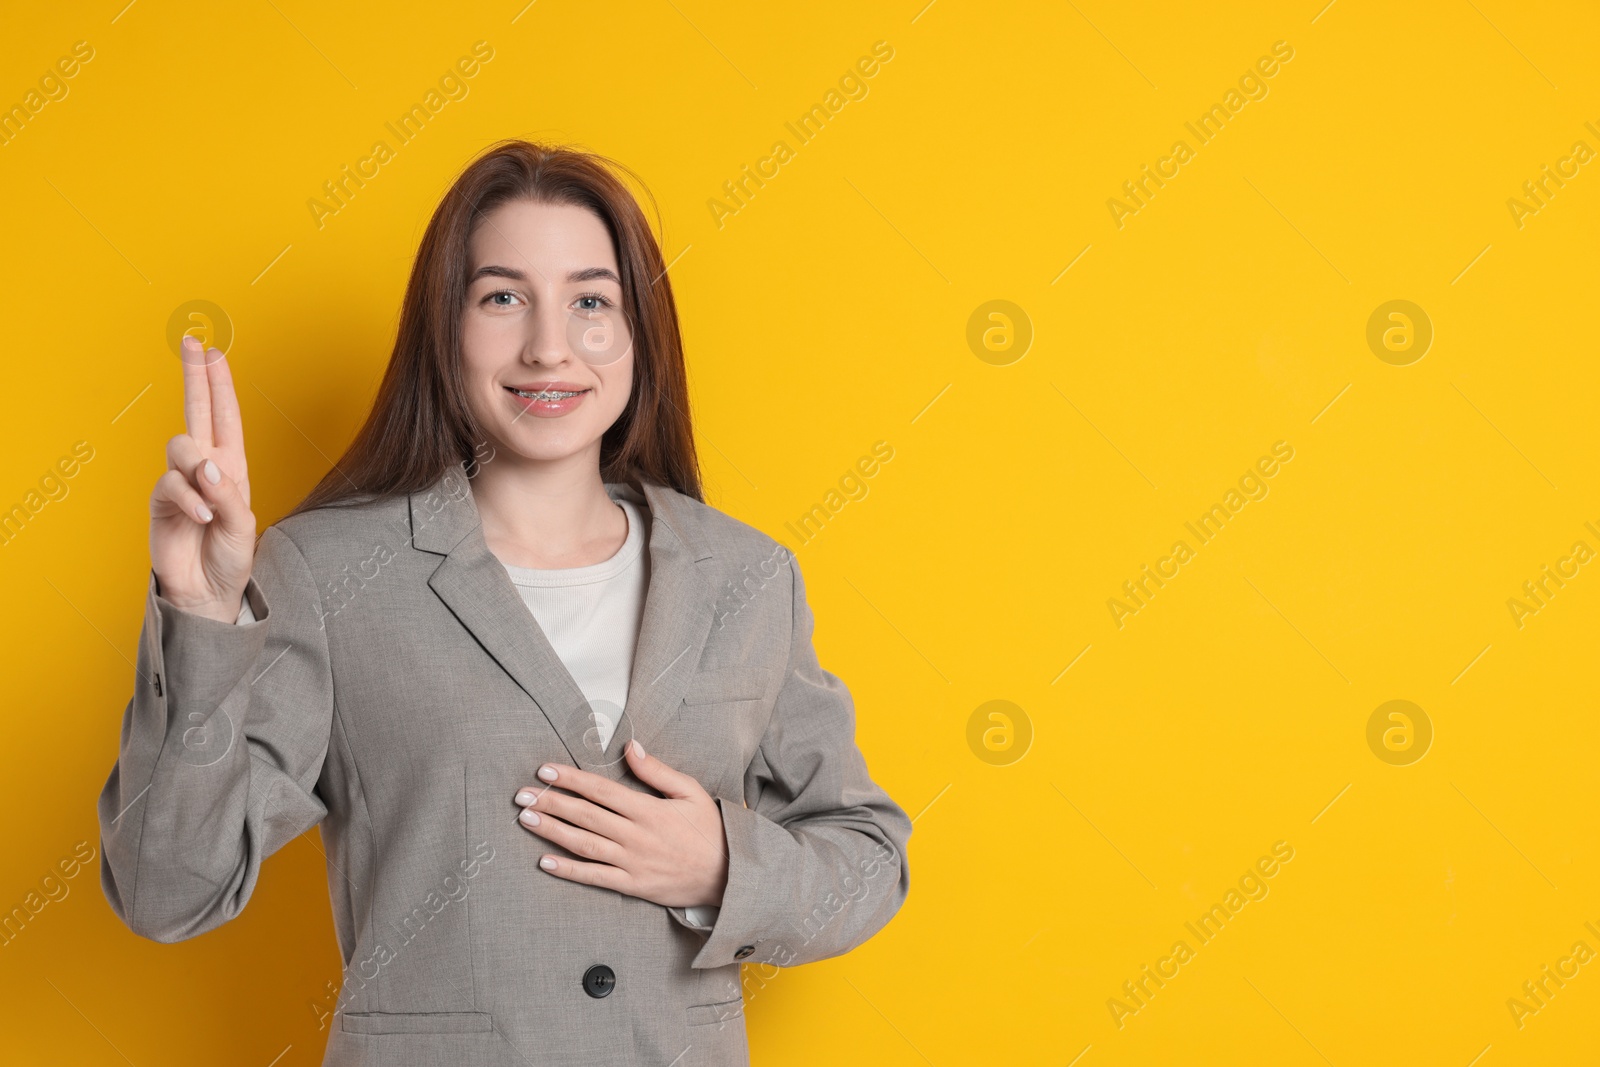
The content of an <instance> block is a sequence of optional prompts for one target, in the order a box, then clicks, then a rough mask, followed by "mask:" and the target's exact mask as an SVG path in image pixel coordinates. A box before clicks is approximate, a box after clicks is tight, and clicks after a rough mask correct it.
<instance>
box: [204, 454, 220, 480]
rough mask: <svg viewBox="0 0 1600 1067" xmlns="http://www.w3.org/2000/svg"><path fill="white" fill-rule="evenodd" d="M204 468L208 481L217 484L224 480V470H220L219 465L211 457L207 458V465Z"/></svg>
mask: <svg viewBox="0 0 1600 1067" xmlns="http://www.w3.org/2000/svg"><path fill="white" fill-rule="evenodd" d="M202 469H203V470H204V471H205V474H206V481H208V482H210V483H211V484H212V485H216V484H217V483H218V482H220V481H222V471H220V470H218V469H217V465H216V464H215V463H213V462H211V461H210V460H209V459H208V460H206V465H205V467H204V468H202Z"/></svg>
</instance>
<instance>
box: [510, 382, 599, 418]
mask: <svg viewBox="0 0 1600 1067" xmlns="http://www.w3.org/2000/svg"><path fill="white" fill-rule="evenodd" d="M505 388H506V392H508V393H510V394H511V395H512V396H514V397H516V398H517V403H518V404H520V405H521V406H522V410H523V411H524V412H525V413H527V414H529V415H537V416H540V417H542V418H551V417H554V416H559V415H565V414H566V413H567V412H569V411H571V410H573V409H574V408H576V407H577V406H578V405H580V404H582V403H583V398H584V397H586V396H588V395H589V393H590V390H588V389H555V388H550V387H544V388H539V389H518V388H516V387H514V386H510V385H508V386H506V387H505Z"/></svg>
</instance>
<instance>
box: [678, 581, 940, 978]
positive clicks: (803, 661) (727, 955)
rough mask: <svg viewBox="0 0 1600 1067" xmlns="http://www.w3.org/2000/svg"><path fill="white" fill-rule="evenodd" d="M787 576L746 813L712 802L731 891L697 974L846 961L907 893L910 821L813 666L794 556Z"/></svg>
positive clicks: (846, 703) (847, 708) (845, 696)
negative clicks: (772, 697) (870, 767)
mask: <svg viewBox="0 0 1600 1067" xmlns="http://www.w3.org/2000/svg"><path fill="white" fill-rule="evenodd" d="M789 573H790V576H791V580H792V583H793V594H792V597H793V599H792V604H793V609H792V610H793V613H794V618H793V626H792V628H791V636H790V650H789V662H788V668H787V672H786V674H785V677H784V681H783V684H782V686H781V687H780V689H779V691H778V699H777V703H776V705H775V707H774V710H773V714H772V719H771V721H770V722H769V724H768V726H767V730H766V733H765V735H764V736H763V737H762V740H761V745H760V747H759V749H758V750H757V753H756V756H755V759H754V760H753V761H752V763H751V766H750V768H749V770H748V771H747V772H746V774H745V785H744V791H745V797H746V805H745V806H741V807H734V806H733V805H732V804H730V803H728V802H727V800H726V799H725V798H720V797H719V798H718V800H717V804H718V806H719V807H720V809H721V811H722V822H723V830H724V835H725V837H726V840H727V846H728V884H727V888H726V889H725V890H724V892H723V897H722V904H721V907H720V909H719V910H718V911H717V912H716V913H715V915H716V917H715V921H714V924H713V925H712V926H711V930H710V935H709V936H708V937H707V939H706V942H705V944H704V945H702V946H701V948H700V952H699V953H698V954H697V955H696V956H695V958H694V960H693V961H692V963H691V966H694V967H723V966H726V965H727V964H730V963H736V962H747V963H773V964H777V965H778V966H782V967H788V966H792V965H794V964H799V963H810V962H812V961H814V960H821V959H827V958H828V957H830V956H837V955H840V954H841V953H844V952H848V951H849V950H850V949H852V948H854V947H856V946H857V945H859V944H861V943H862V942H864V941H866V940H867V939H868V938H869V937H871V936H872V935H873V934H875V933H877V932H878V931H879V930H880V929H882V928H883V926H884V925H885V924H886V923H888V921H889V919H890V918H891V917H892V916H893V915H894V914H895V912H896V911H898V910H899V908H900V905H901V904H902V903H903V902H904V901H905V898H906V894H907V892H908V890H909V889H910V884H911V883H910V871H909V869H908V868H907V866H906V854H905V852H906V843H907V841H908V840H909V839H910V837H911V820H910V819H909V818H907V817H906V813H905V812H904V811H903V810H901V808H900V807H899V805H897V804H896V803H895V802H894V801H893V800H891V799H890V798H889V795H888V794H887V793H885V792H884V791H883V789H881V788H880V787H879V786H878V785H877V784H876V783H874V782H873V780H872V778H871V777H870V776H869V775H868V773H867V765H866V760H865V759H864V758H863V756H862V754H861V750H860V749H859V748H857V747H856V742H855V705H854V702H853V701H852V699H851V697H850V692H849V690H848V689H846V688H845V685H844V683H843V682H841V681H840V680H839V679H838V678H837V677H835V676H834V675H832V674H830V673H829V672H828V671H825V670H823V669H822V667H821V665H820V664H819V663H818V662H817V654H816V649H815V647H814V646H813V644H812V629H813V619H812V615H811V609H810V607H809V605H808V604H807V603H806V595H805V582H804V580H803V579H802V578H801V575H800V566H799V563H798V562H796V560H795V559H794V556H793V554H790V555H789ZM751 798H753V799H751ZM686 925H687V924H686Z"/></svg>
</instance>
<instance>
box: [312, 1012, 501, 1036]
mask: <svg viewBox="0 0 1600 1067" xmlns="http://www.w3.org/2000/svg"><path fill="white" fill-rule="evenodd" d="M339 1028H340V1029H341V1030H343V1031H344V1032H345V1033H347V1034H476V1033H482V1032H485V1031H488V1030H492V1029H494V1026H493V1024H492V1022H491V1021H490V1018H489V1013H488V1012H486V1011H400V1012H392V1011H358V1012H348V1011H347V1012H345V1013H344V1014H343V1015H342V1016H341V1017H340V1022H339Z"/></svg>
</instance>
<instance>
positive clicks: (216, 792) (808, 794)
mask: <svg viewBox="0 0 1600 1067" xmlns="http://www.w3.org/2000/svg"><path fill="white" fill-rule="evenodd" d="M607 491H608V492H609V493H611V494H612V495H613V496H614V497H616V496H623V495H625V496H628V498H629V499H632V500H634V501H635V502H636V503H639V504H641V505H643V506H644V507H645V508H646V509H647V510H648V513H649V515H650V520H651V521H650V538H649V545H650V549H649V566H650V578H649V592H648V595H647V597H646V601H645V608H644V621H643V628H642V631H641V633H640V635H639V644H638V650H637V653H636V656H635V660H634V664H633V673H632V676H631V682H630V687H629V692H628V700H627V706H626V708H624V709H623V711H622V714H621V716H620V718H619V719H618V722H617V726H616V729H615V732H614V734H613V736H612V739H611V743H610V745H609V746H608V747H607V748H606V749H605V750H604V751H600V750H599V742H598V735H597V733H596V731H595V729H594V720H593V719H592V718H591V717H590V716H591V714H592V709H591V708H590V706H589V704H588V702H587V701H586V700H585V699H584V697H583V694H582V693H581V692H580V691H579V690H578V688H577V686H576V684H575V683H574V682H573V680H572V678H571V676H570V675H569V674H568V673H567V671H566V670H565V668H563V667H562V665H561V662H560V660H559V659H558V658H557V657H556V655H555V653H554V652H553V651H552V650H551V648H550V645H549V642H548V641H547V640H546V639H545V637H544V635H543V633H542V632H541V631H540V630H539V627H538V624H537V623H536V622H535V621H534V619H533V616H532V615H531V614H530V613H529V611H528V609H527V607H526V605H525V604H524V603H523V601H522V600H521V598H520V597H519V596H518V594H517V592H516V590H515V588H514V587H513V586H512V584H511V581H510V579H509V577H508V576H507V574H506V571H505V568H504V567H503V566H501V564H500V563H499V561H498V560H497V559H496V558H495V557H494V555H493V554H491V553H490V551H489V549H488V547H487V545H486V543H485V541H484V538H483V530H482V526H481V524H480V521H479V516H478V511H477V507H476V505H475V503H474V501H473V497H472V492H471V489H470V484H469V483H468V481H467V478H466V476H465V472H464V471H462V470H452V471H451V472H450V473H449V474H447V475H446V476H445V477H443V478H441V479H440V480H439V482H438V483H437V484H436V485H435V486H434V487H433V488H432V489H430V490H428V491H426V492H418V493H413V494H411V495H409V496H408V497H400V498H395V499H392V500H389V501H383V502H378V503H370V504H362V505H357V506H349V507H336V508H323V509H319V510H317V511H313V512H309V513H306V514H303V515H298V516H294V517H292V518H288V519H285V520H283V521H282V522H280V523H278V524H276V525H273V526H270V527H268V528H267V530H266V531H265V532H264V533H263V535H262V537H261V541H260V545H259V547H258V550H257V555H256V561H255V568H254V574H253V576H252V578H251V580H250V584H249V587H248V588H247V589H246V592H245V596H246V598H247V600H248V602H249V604H250V608H251V610H252V612H253V613H254V614H255V616H256V621H255V622H249V623H245V624H241V625H226V624H223V623H220V622H217V621H215V620H212V619H207V618H204V617H201V616H198V615H193V614H190V613H187V612H183V611H180V610H178V609H177V608H175V607H173V606H172V605H171V604H170V603H168V602H167V601H166V600H165V599H164V598H162V597H161V596H160V595H159V590H158V588H157V585H156V582H155V578H154V575H152V576H151V583H150V592H149V596H148V598H147V600H146V606H145V619H144V629H143V633H142V636H141V640H140V645H139V656H138V681H137V689H136V690H135V692H134V695H133V699H132V700H131V701H130V702H129V704H128V707H127V710H126V712H125V714H124V717H123V723H122V737H121V744H120V748H119V754H118V757H117V762H116V765H115V766H114V767H113V768H112V770H111V775H110V778H109V780H108V781H107V782H106V785H105V789H104V791H103V792H102V794H101V796H100V803H99V817H100V832H101V844H102V857H103V858H102V865H101V883H102V885H103V887H104V890H105V894H106V898H107V900H109V901H110V903H111V907H112V909H113V910H114V911H115V912H116V914H117V915H118V917H120V918H121V919H122V921H123V922H124V923H126V924H127V925H128V926H129V927H130V928H131V929H133V930H134V931H135V932H136V933H139V934H141V935H143V936H145V937H149V938H153V939H155V940H157V941H165V942H171V941H179V940H182V939H185V938H190V937H194V936H196V935H198V934H202V933H204V932H206V931H207V930H211V929H213V928H215V927H217V926H219V925H221V924H222V923H224V922H227V921H228V920H229V919H232V918H233V917H234V916H236V915H238V914H239V912H240V910H241V909H242V908H243V907H244V906H245V904H246V903H247V902H248V901H249V899H250V894H251V892H252V891H253V890H254V889H255V885H256V879H257V878H258V876H259V874H260V870H261V863H262V861H263V860H265V859H266V858H267V857H268V856H270V855H272V854H273V853H274V852H276V851H277V850H278V849H280V848H282V847H283V846H284V845H285V844H287V843H288V842H290V841H292V840H293V839H294V838H295V837H297V836H298V835H300V834H302V833H304V832H305V831H306V830H307V829H308V828H310V827H312V826H317V825H320V827H321V834H322V840H323V844H324V847H325V851H326V853H327V859H328V888H329V892H330V894H331V896H332V901H333V915H334V921H335V926H336V928H337V932H338V938H339V948H340V951H341V952H342V954H343V956H344V961H345V974H344V985H343V989H342V990H341V993H340V996H339V1000H338V1006H337V1011H336V1013H335V1014H334V1016H333V1020H332V1022H331V1024H330V1027H329V1029H330V1035H329V1038H328V1046H327V1054H326V1057H325V1058H324V1060H323V1064H324V1067H355V1065H357V1064H363V1065H367V1064H370V1065H376V1064H405V1065H408V1067H431V1065H438V1067H466V1065H481V1067H521V1065H526V1064H594V1065H607V1067H612V1065H617V1064H655V1065H667V1064H671V1065H673V1067H688V1065H690V1064H716V1065H723V1064H744V1063H748V1062H749V1052H748V1045H747V1043H746V1039H745V1028H744V1017H743V1014H742V1006H743V1002H742V997H741V995H740V964H741V962H743V963H751V964H772V965H776V966H790V965H793V964H798V963H806V962H809V961H812V960H819V959H824V958H826V957H829V956H835V955H838V954H840V953H843V952H846V951H848V950H849V949H851V948H853V947H854V946H856V945H859V944H860V943H862V942H863V941H865V940H866V939H867V938H869V937H871V936H872V935H873V934H874V933H875V932H877V931H878V930H879V929H880V928H882V926H883V925H884V924H885V923H886V922H888V921H889V918H890V917H891V916H892V915H894V913H895V912H896V911H897V910H898V909H899V907H900V905H901V903H902V902H903V901H904V900H905V897H906V893H907V890H908V887H909V873H908V870H907V866H906V856H905V848H906V842H907V840H908V839H909V838H910V836H911V821H910V820H909V819H908V818H907V817H906V814H905V812H904V811H903V810H901V808H900V807H899V806H897V805H896V804H895V803H894V801H892V800H891V799H890V798H889V796H888V795H887V794H886V793H885V792H884V791H883V790H882V789H881V788H879V787H878V786H877V785H876V784H874V782H873V781H872V779H871V778H870V777H869V775H868V772H867V766H866V763H865V761H864V760H863V758H862V755H861V752H860V751H859V749H857V747H856V745H855V739H854V732H855V712H854V707H853V703H852V701H851V697H850V694H849V691H848V690H847V689H846V688H845V686H844V685H843V684H842V683H841V682H840V681H839V679H838V678H836V677H835V676H833V675H832V674H830V673H828V672H827V671H825V670H823V669H822V667H821V666H820V665H819V664H818V662H817V657H816V653H815V651H814V649H813V646H812V641H811V634H812V616H811V612H810V610H809V608H808V607H807V605H806V598H805V587H804V585H803V583H802V581H801V577H800V571H799V567H798V565H797V564H796V563H795V561H794V559H793V558H792V557H791V555H790V554H789V553H788V551H787V550H786V549H784V548H783V546H781V545H779V544H778V543H777V542H775V541H774V540H772V539H771V538H769V537H767V536H766V535H764V534H762V533H760V532H759V531H757V530H755V529H753V528H752V527H749V526H746V525H745V524H743V523H741V522H738V521H736V520H734V519H732V518H729V517H728V516H726V515H724V514H722V513H721V512H719V511H717V510H715V509H713V508H710V507H708V506H706V505H704V504H701V503H699V502H698V501H695V500H693V499H690V498H688V497H685V496H683V495H681V494H679V493H677V492H674V491H672V490H670V489H666V488H663V487H660V486H656V485H651V484H644V485H624V484H608V485H607ZM632 737H637V738H638V739H639V740H640V742H641V743H642V744H643V745H644V746H645V748H646V750H647V751H649V752H650V753H651V754H652V755H655V756H659V757H660V758H661V759H663V760H665V761H666V762H667V763H668V764H670V765H671V766H673V767H676V768H677V769H678V770H680V771H683V772H685V773H688V774H691V775H693V776H694V777H695V778H696V779H697V780H698V781H699V782H700V783H701V784H702V785H703V786H704V787H705V789H706V791H707V792H708V793H710V794H711V795H712V796H713V797H715V798H717V804H718V806H719V808H720V809H721V811H722V817H723V822H724V825H725V827H726V844H727V851H728V885H727V891H726V894H725V896H724V898H723V902H722V906H721V911H720V913H719V914H718V915H717V916H716V918H715V921H714V923H713V924H712V925H711V926H709V927H706V926H697V925H695V924H693V923H692V922H690V920H689V918H688V917H687V916H686V915H685V913H684V910H683V909H682V908H666V907H662V906H660V905H658V904H654V903H651V902H649V901H646V900H641V899H639V898H637V897H630V896H625V895H623V894H620V893H617V892H615V891H613V890H609V889H601V888H598V887H595V886H587V885H582V884H579V883H575V882H569V881H566V880H564V879H560V878H557V877H555V876H553V875H550V874H547V873H545V872H544V871H542V870H540V869H539V868H538V865H537V864H538V858H539V856H540V854H541V853H543V852H546V851H551V850H557V849H558V846H556V845H554V844H553V843H552V842H549V841H547V840H545V839H543V838H540V837H537V836H536V835H533V834H530V833H529V832H527V831H526V830H524V829H522V828H521V826H520V825H519V824H518V822H517V818H516V817H517V814H518V811H519V809H518V808H517V806H516V804H515V802H514V800H513V797H514V795H515V793H516V791H517V788H518V787H520V786H524V785H528V784H530V783H532V782H534V781H535V778H534V771H535V769H536V768H537V767H538V766H539V764H540V763H542V762H544V761H547V760H553V761H558V762H563V763H571V764H574V765H576V766H579V767H583V768H586V769H588V770H591V771H594V772H595V773H598V774H602V775H605V776H606V777H608V778H611V779H612V780H614V781H619V782H623V783H624V784H626V785H628V786H631V787H632V788H634V789H640V790H644V789H647V788H648V787H646V786H645V785H644V784H643V783H642V782H640V781H639V780H638V779H637V778H635V777H634V776H633V774H632V772H631V771H629V770H628V768H627V765H626V764H625V763H624V762H623V760H622V756H621V753H622V746H623V745H624V744H625V743H626V742H627V740H628V739H629V738H632ZM241 1010H242V1009H241Z"/></svg>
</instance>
